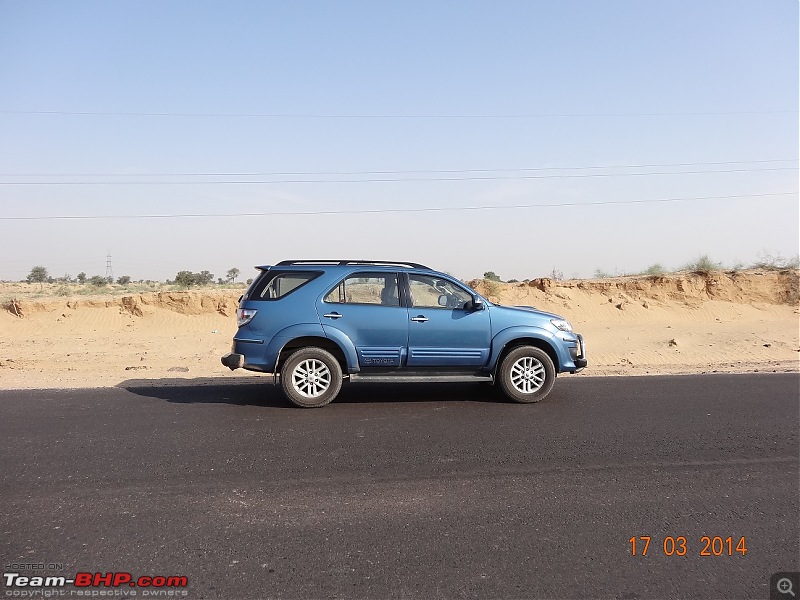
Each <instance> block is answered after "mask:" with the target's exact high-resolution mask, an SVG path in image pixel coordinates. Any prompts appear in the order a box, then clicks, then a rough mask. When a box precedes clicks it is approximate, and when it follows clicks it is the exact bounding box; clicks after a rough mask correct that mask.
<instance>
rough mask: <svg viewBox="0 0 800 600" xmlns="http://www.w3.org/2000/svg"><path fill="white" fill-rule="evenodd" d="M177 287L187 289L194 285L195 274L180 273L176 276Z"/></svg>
mask: <svg viewBox="0 0 800 600" xmlns="http://www.w3.org/2000/svg"><path fill="white" fill-rule="evenodd" d="M167 283H169V280H167ZM175 285H183V286H186V287H189V286H190V285H194V273H192V272H191V271H178V274H177V275H175Z"/></svg>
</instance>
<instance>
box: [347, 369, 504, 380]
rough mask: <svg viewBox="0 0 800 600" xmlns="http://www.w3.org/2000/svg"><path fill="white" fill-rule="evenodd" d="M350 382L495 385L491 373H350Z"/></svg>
mask: <svg viewBox="0 0 800 600" xmlns="http://www.w3.org/2000/svg"><path fill="white" fill-rule="evenodd" d="M349 377H350V381H360V382H371V381H374V382H376V383H377V382H380V383H470V382H474V383H494V377H493V376H492V374H491V373H436V372H432V373H424V372H422V373H420V372H415V373H407V372H402V371H401V372H399V373H397V374H394V373H350V375H349Z"/></svg>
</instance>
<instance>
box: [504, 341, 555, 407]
mask: <svg viewBox="0 0 800 600" xmlns="http://www.w3.org/2000/svg"><path fill="white" fill-rule="evenodd" d="M498 380H499V382H500V387H501V388H502V390H503V392H504V393H505V395H506V396H508V397H509V398H511V399H512V400H514V401H515V402H520V403H523V404H528V403H531V402H539V400H541V399H542V398H544V397H545V396H547V394H549V393H550V390H552V389H553V384H554V383H555V381H556V369H555V367H554V366H553V361H552V359H551V358H550V356H549V355H548V354H547V352H545V351H544V350H542V349H540V348H536V347H535V346H520V347H519V348H514V349H513V350H512V351H511V352H509V353H508V354H507V355H506V357H505V358H504V359H503V362H502V363H501V364H500V369H499V370H498Z"/></svg>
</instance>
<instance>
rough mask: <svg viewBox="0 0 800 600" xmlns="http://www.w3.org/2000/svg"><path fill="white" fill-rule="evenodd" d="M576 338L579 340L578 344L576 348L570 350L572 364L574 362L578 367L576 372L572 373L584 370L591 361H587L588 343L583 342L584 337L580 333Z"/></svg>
mask: <svg viewBox="0 0 800 600" xmlns="http://www.w3.org/2000/svg"><path fill="white" fill-rule="evenodd" d="M575 337H577V338H578V343H577V345H576V346H575V347H573V348H570V349H569V354H570V357H571V358H572V362H574V363H575V366H576V367H577V369H576V370H575V371H572V372H573V373H577V372H578V371H581V370H582V369H584V368H586V365H588V364H589V361H587V360H586V343H585V342H584V341H583V336H582V335H581V334H579V333H576V334H575Z"/></svg>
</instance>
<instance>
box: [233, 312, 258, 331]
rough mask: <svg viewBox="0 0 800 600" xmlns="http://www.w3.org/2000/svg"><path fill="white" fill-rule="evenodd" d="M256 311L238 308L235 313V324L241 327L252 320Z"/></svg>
mask: <svg viewBox="0 0 800 600" xmlns="http://www.w3.org/2000/svg"><path fill="white" fill-rule="evenodd" d="M257 312H258V311H257V310H256V309H254V308H240V309H239V310H237V311H236V322H237V324H238V325H239V327H241V326H242V325H247V324H248V323H249V322H250V321H252V320H253V317H255V316H256V313H257Z"/></svg>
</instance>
